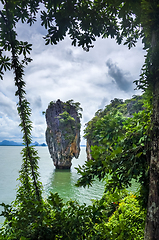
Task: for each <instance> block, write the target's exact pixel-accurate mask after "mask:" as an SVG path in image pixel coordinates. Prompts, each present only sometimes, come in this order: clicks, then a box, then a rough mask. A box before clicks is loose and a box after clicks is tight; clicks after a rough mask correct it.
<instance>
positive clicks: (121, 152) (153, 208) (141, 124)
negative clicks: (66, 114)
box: [0, 0, 159, 240]
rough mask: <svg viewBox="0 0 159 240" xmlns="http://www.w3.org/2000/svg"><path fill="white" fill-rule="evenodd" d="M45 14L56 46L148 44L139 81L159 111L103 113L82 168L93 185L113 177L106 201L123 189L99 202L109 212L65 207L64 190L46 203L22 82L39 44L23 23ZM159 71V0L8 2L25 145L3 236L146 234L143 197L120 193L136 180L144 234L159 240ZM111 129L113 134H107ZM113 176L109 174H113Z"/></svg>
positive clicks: (5, 51) (5, 18)
mask: <svg viewBox="0 0 159 240" xmlns="http://www.w3.org/2000/svg"><path fill="white" fill-rule="evenodd" d="M39 11H41V13H40V14H41V15H40V16H41V25H42V26H44V28H45V29H47V34H46V36H45V37H44V39H45V43H46V45H47V44H57V43H58V42H59V41H61V40H63V39H64V38H65V37H66V36H69V37H70V38H71V40H72V45H73V46H77V45H78V46H81V47H82V48H83V49H84V50H86V51H89V50H90V48H92V47H93V42H94V41H95V40H96V38H97V37H103V38H108V37H111V38H114V39H115V40H116V42H117V43H118V44H121V43H124V44H126V45H127V46H128V48H131V47H133V46H135V44H136V42H137V41H138V39H142V42H143V47H144V49H145V50H147V53H146V57H145V64H144V66H143V68H142V74H141V78H140V80H139V81H136V83H137V84H138V88H140V89H142V90H143V91H145V92H146V93H148V92H149V93H150V96H151V97H152V102H150V101H149V100H148V101H147V102H148V103H151V107H152V109H151V107H150V105H149V104H147V106H146V105H145V109H144V110H143V111H141V112H138V113H135V114H134V116H133V118H126V117H125V115H123V114H122V113H120V112H118V111H115V112H110V113H109V114H106V115H104V116H103V117H102V118H99V121H97V124H96V126H95V133H96V135H97V137H98V139H99V143H98V145H94V146H93V147H92V157H93V159H92V160H90V161H89V162H88V163H87V164H86V165H85V166H84V167H82V168H81V169H79V172H80V173H81V174H82V177H81V178H80V180H79V182H78V184H79V185H84V186H85V185H87V184H90V183H91V182H92V180H93V179H94V177H95V176H97V177H98V178H99V179H103V178H104V179H105V180H106V181H107V184H106V187H107V188H106V189H107V192H106V196H107V198H106V199H105V200H104V201H106V202H107V199H108V198H111V200H110V201H112V200H113V197H112V195H111V194H115V193H116V194H117V195H118V196H120V197H119V200H118V201H117V202H116V201H114V202H115V204H114V203H113V205H112V204H108V205H107V204H106V205H104V204H103V202H102V201H103V200H101V202H98V203H94V204H97V206H98V204H99V206H101V204H102V207H103V206H104V207H105V209H106V211H105V212H106V214H105V215H104V211H102V209H101V210H100V211H98V210H97V209H99V208H98V207H97V208H96V205H92V206H88V207H86V206H81V207H80V206H78V205H77V204H75V203H70V204H69V205H68V207H66V205H64V206H63V203H62V202H61V199H59V197H58V195H52V194H51V195H50V197H49V199H48V200H47V201H45V200H44V199H43V197H42V184H41V183H40V181H39V173H38V159H39V157H38V155H37V152H36V150H35V149H34V148H33V147H31V146H30V144H31V143H32V135H31V131H32V122H31V121H30V115H31V109H30V104H29V102H28V101H27V99H26V92H25V85H26V83H25V81H24V79H23V78H24V73H25V72H24V70H25V67H26V65H28V64H29V63H30V62H31V61H32V59H31V58H30V57H29V54H30V51H31V49H32V45H31V44H30V43H28V42H27V41H24V42H23V41H21V40H19V39H18V33H17V29H16V26H17V24H18V23H20V24H23V23H27V24H29V25H30V26H32V25H33V24H34V22H35V21H36V20H37V14H38V12H39ZM158 69H159V4H158V0H130V1H122V0H115V1H114V0H113V1H112V0H106V1H105V0H104V1H103V0H95V1H85V0H66V1H62V0H56V1H51V0H23V1H21V0H1V9H0V78H1V79H3V75H4V73H5V72H6V71H8V70H9V71H12V72H13V74H14V82H15V86H16V88H17V91H16V93H15V95H16V96H17V98H18V103H17V110H18V114H19V116H20V121H21V122H20V127H21V130H22V133H23V142H24V145H25V148H24V149H23V151H22V167H21V170H20V175H19V181H20V186H19V189H18V191H17V196H16V200H15V202H13V203H12V204H11V206H8V205H5V204H2V205H3V206H4V212H3V213H2V215H4V216H5V217H6V221H5V223H4V226H3V227H2V228H1V232H0V238H1V239H21V240H25V239H75V238H76V239H103V238H104V239H124V236H126V238H125V239H139V238H140V239H142V238H143V236H142V230H141V229H143V228H142V226H143V225H142V224H143V218H142V217H143V216H144V213H142V212H140V210H138V205H136V204H137V202H136V201H138V200H136V198H135V197H134V196H125V197H122V196H121V195H120V194H118V190H119V189H123V188H125V187H127V186H129V185H131V181H132V179H135V180H136V181H138V182H139V183H140V185H141V188H140V193H139V196H140V198H139V196H137V197H138V199H139V202H140V206H145V205H146V203H147V202H148V204H147V215H146V225H145V226H146V227H145V233H144V239H145V240H158V236H159V207H158V204H159V192H158V189H159V164H158V161H159V156H158V152H159V141H158V139H159V112H158V109H159V97H158V96H159V74H158ZM151 111H152V114H151ZM110 130H111V131H110ZM107 131H108V133H109V134H106V132H107ZM93 132H94V131H93ZM107 176H109V177H108V178H106V177H107ZM149 176H150V177H149ZM145 186H146V187H145ZM148 187H149V194H147V192H148ZM112 190H113V191H114V193H112ZM108 191H110V193H109V192H108ZM107 194H108V195H107ZM147 195H148V201H147ZM120 199H122V200H120ZM108 202H109V201H108ZM132 202H133V203H134V204H135V205H134V206H136V207H133V209H136V211H135V212H136V214H135V216H134V215H133V211H132V208H131V203H132ZM116 203H117V205H116ZM118 203H119V206H118ZM127 203H129V204H127ZM110 206H113V211H114V214H113V216H112V217H110V215H109V214H108V215H109V219H108V222H107V211H108V210H109V209H110ZM114 206H115V209H114ZM129 207H130V209H129ZM127 210H128V212H127ZM129 210H130V211H129ZM108 212H109V211H108ZM87 213H88V214H87ZM128 213H132V214H128ZM111 214H112V212H111ZM71 217H72V218H71ZM129 217H130V218H129ZM138 217H139V218H138ZM140 217H141V218H140ZM135 218H136V219H135ZM123 219H124V220H123ZM125 219H126V220H127V224H126V226H125V225H124V221H125ZM134 219H135V221H136V222H137V223H141V225H138V226H139V228H138V226H136V224H135V223H134ZM70 220H71V221H70ZM102 221H103V222H102ZM77 223H78V224H77ZM131 223H132V224H131ZM123 225H124V226H125V228H126V227H127V228H128V231H127V233H128V235H129V236H127V235H125V234H126V233H125V232H124V229H125V228H124V229H123V228H122V226H123ZM135 229H136V230H135ZM126 230H127V229H126ZM117 234H118V235H117ZM132 234H136V235H133V236H132ZM140 234H141V235H140ZM140 236H141V237H140Z"/></svg>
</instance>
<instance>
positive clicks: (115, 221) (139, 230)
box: [100, 195, 146, 240]
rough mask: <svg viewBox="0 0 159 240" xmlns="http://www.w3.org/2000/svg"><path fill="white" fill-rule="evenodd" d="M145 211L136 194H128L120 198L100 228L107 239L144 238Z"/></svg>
mask: <svg viewBox="0 0 159 240" xmlns="http://www.w3.org/2000/svg"><path fill="white" fill-rule="evenodd" d="M145 217H146V211H145V210H142V209H141V207H140V205H139V203H138V201H137V199H136V196H134V195H128V196H126V197H125V198H124V199H122V200H121V201H120V203H119V206H118V207H117V208H116V210H115V212H114V213H113V214H112V216H110V217H109V219H108V222H107V223H105V224H102V225H101V226H100V228H101V229H102V231H104V232H103V233H104V235H105V238H104V239H107V240H139V239H140V240H141V239H144V226H145Z"/></svg>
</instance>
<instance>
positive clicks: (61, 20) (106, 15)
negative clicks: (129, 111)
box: [0, 0, 159, 239]
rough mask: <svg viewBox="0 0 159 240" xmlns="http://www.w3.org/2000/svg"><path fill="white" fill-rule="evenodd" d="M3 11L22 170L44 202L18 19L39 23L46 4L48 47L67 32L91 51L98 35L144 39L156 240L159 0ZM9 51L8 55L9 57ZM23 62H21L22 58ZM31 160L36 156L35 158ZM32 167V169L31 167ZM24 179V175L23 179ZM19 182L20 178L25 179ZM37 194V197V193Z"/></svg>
mask: <svg viewBox="0 0 159 240" xmlns="http://www.w3.org/2000/svg"><path fill="white" fill-rule="evenodd" d="M1 3H2V6H3V9H2V10H1V11H0V28H1V31H0V36H1V41H0V46H1V49H0V55H1V60H0V64H1V68H0V76H1V78H3V72H4V71H6V70H11V69H12V70H13V72H14V75H15V79H14V80H15V85H16V86H17V88H18V90H17V92H16V95H17V96H18V97H19V103H18V112H19V115H20V117H21V124H20V125H21V127H22V131H23V134H24V137H23V140H24V143H25V144H26V151H25V153H24V159H25V160H24V167H25V168H26V172H28V173H29V174H30V176H31V177H32V184H33V185H32V186H33V189H34V191H33V195H34V196H35V198H36V199H38V201H39V200H40V199H41V197H40V195H41V193H40V190H39V189H40V186H39V184H38V182H37V174H36V171H35V169H37V156H36V154H35V152H34V151H33V150H32V149H31V148H30V147H29V144H30V143H31V128H32V126H31V122H30V120H29V116H30V108H29V103H28V101H27V100H26V99H25V97H24V96H25V90H24V87H25V82H24V80H23V75H24V66H25V64H28V63H29V62H30V61H31V59H30V58H29V57H28V56H27V54H28V53H29V52H30V50H31V45H30V44H29V43H27V42H22V41H19V40H18V39H17V33H16V24H17V22H18V21H21V22H22V23H24V22H27V23H28V24H30V25H32V24H33V23H34V22H35V21H36V13H37V12H38V10H39V8H40V4H43V5H44V6H45V9H44V10H42V11H41V20H42V25H43V26H44V27H45V28H47V29H48V34H47V35H46V36H45V41H46V44H49V43H51V44H57V42H58V41H60V40H63V39H64V37H65V36H66V33H67V34H68V35H69V36H70V38H71V39H72V44H73V45H74V46H76V45H78V46H82V47H83V49H84V50H86V51H88V50H89V49H90V48H91V47H93V46H92V42H93V41H95V39H96V37H99V36H102V37H105V38H107V37H109V36H110V37H111V38H115V39H116V41H117V43H118V44H120V43H121V42H122V41H123V40H124V41H125V42H124V44H127V45H128V47H129V48H131V47H132V46H134V45H135V43H136V42H137V39H138V38H142V39H143V42H144V44H145V48H146V49H148V54H147V58H146V64H145V66H144V68H143V74H142V78H141V80H140V82H139V87H142V88H143V89H147V88H149V89H150V90H151V93H152V95H153V116H152V119H151V123H152V134H151V148H152V150H151V161H150V185H149V186H150V187H149V188H150V191H149V201H148V215H147V221H146V231H145V239H158V236H159V207H158V206H159V192H158V189H159V174H158V173H159V164H158V161H159V157H158V152H159V142H158V138H159V111H158V109H159V100H158V96H159V81H158V78H159V77H158V76H159V74H158V69H159V4H158V1H157V0H151V1H150V0H130V1H121V0H115V1H114V0H113V1H112V0H107V1H105V0H104V1H103V0H102V1H101V0H97V1H84V0H80V1H79V0H78V1H77V0H73V1H71V0H67V1H61V0H57V1H50V0H36V1H33V0H24V1H20V0H1ZM8 52H11V57H10V54H8V56H7V53H8ZM21 55H23V59H22V60H20V58H19V57H20V56H21ZM33 156H36V157H35V158H33ZM29 166H30V167H29ZM22 178H23V177H22ZM22 178H21V180H22ZM24 180H25V181H23V180H22V183H23V186H24V185H25V186H26V187H28V186H30V184H29V185H28V181H29V179H27V176H26V178H25V179H24ZM34 193H35V194H34Z"/></svg>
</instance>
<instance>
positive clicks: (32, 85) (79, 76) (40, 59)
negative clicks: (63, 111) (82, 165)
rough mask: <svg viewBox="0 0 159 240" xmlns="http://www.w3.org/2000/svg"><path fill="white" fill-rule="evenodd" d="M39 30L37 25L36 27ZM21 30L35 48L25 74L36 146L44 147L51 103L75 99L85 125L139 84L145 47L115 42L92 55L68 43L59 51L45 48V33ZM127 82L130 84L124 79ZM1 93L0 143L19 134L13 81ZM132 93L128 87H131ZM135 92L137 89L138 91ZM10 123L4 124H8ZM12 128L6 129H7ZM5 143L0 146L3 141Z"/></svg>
mask: <svg viewBox="0 0 159 240" xmlns="http://www.w3.org/2000/svg"><path fill="white" fill-rule="evenodd" d="M37 24H38V23H37ZM37 24H35V26H33V28H32V27H29V26H26V25H24V26H22V25H20V24H19V25H18V28H17V29H18V32H19V39H23V40H28V41H29V42H31V43H32V44H33V51H32V53H31V57H32V58H33V62H31V63H30V64H29V66H28V67H26V69H25V77H24V79H25V81H26V92H27V98H28V100H29V101H30V103H31V105H30V106H31V108H32V116H31V119H32V121H33V126H34V129H33V140H34V139H36V140H37V139H38V141H39V142H44V141H45V129H46V123H45V117H44V116H42V111H45V110H46V108H47V106H48V104H49V102H50V101H52V100H57V99H61V100H62V101H67V100H69V99H73V100H74V101H75V102H76V101H78V102H80V103H81V107H82V108H83V110H84V111H83V120H82V125H84V124H85V123H86V122H87V121H89V120H90V119H91V118H92V117H93V116H94V114H95V112H96V111H97V110H98V109H99V108H101V107H104V105H106V104H108V103H109V102H110V100H112V99H113V98H115V97H116V98H122V99H126V98H130V97H131V96H132V95H133V94H137V92H136V91H135V92H134V91H133V88H132V86H131V85H132V81H133V80H136V79H138V78H139V75H140V69H141V67H142V65H143V63H144V51H143V50H142V45H141V42H139V43H138V44H137V47H136V48H133V49H131V50H128V48H127V46H123V45H120V46H118V45H117V44H116V43H115V41H114V40H112V39H97V41H96V42H95V44H94V45H95V47H94V48H93V49H90V52H84V51H83V50H82V49H81V48H78V47H76V48H75V47H73V46H71V42H70V40H69V39H68V38H66V39H65V40H64V41H62V42H60V43H59V44H57V45H55V46H45V44H44V40H43V39H42V34H43V33H44V31H43V30H42V28H40V27H37ZM109 59H111V61H112V64H114V66H117V68H118V70H119V72H121V73H123V74H124V77H125V78H124V79H127V80H128V82H129V81H130V87H131V91H129V92H128V91H126V90H125V91H124V90H123V89H122V88H119V84H117V82H115V81H114V80H113V78H112V76H111V74H110V72H109V71H108V70H109V68H108V66H106V62H107V61H108V60H109ZM126 77H127V78H126ZM0 87H1V91H2V92H1V95H2V97H1V100H0V101H1V102H0V104H1V118H0V123H1V126H3V127H0V130H1V133H2V134H1V139H2V138H3V139H7V140H9V139H10V136H12V138H17V139H18V138H20V136H21V133H19V132H20V131H19V130H17V129H19V127H17V125H18V122H17V119H18V118H17V117H16V116H17V114H16V102H17V98H16V97H15V96H14V92H15V90H16V88H15V86H14V81H13V75H12V74H11V73H7V74H6V76H5V80H4V81H1V82H0ZM127 87H129V85H128V86H127ZM134 88H135V85H134ZM5 121H6V124H5ZM7 124H8V127H7ZM3 139H2V140H3Z"/></svg>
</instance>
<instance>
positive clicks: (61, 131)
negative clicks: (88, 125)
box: [45, 99, 82, 169]
mask: <svg viewBox="0 0 159 240" xmlns="http://www.w3.org/2000/svg"><path fill="white" fill-rule="evenodd" d="M79 105H80V104H79V103H74V102H73V100H69V101H67V102H65V103H64V102H62V101H60V100H59V99H58V100H57V101H56V102H51V103H50V104H49V106H48V109H47V110H46V115H45V116H46V122H47V129H46V142H47V145H48V148H49V152H50V155H51V158H52V160H53V162H54V165H55V167H56V168H57V169H69V168H70V167H71V165H72V163H71V160H72V158H73V157H75V158H78V156H79V153H80V117H81V115H80V113H79V110H82V109H81V108H80V107H79Z"/></svg>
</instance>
